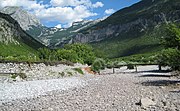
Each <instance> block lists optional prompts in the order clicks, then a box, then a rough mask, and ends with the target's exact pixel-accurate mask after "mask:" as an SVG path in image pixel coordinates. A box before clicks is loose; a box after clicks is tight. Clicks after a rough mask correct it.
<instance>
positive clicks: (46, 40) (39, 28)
mask: <svg viewBox="0 0 180 111" xmlns="http://www.w3.org/2000/svg"><path fill="white" fill-rule="evenodd" d="M1 12H2V13H5V14H9V15H10V16H11V17H12V18H14V19H15V20H16V21H18V23H19V24H20V26H21V27H22V28H23V30H25V31H26V32H27V33H28V34H29V35H31V36H32V37H33V38H35V39H37V40H38V41H40V42H42V43H43V44H44V45H46V46H49V47H51V48H54V47H61V46H62V45H63V44H67V43H71V41H70V39H71V37H73V36H74V35H76V34H77V32H78V31H80V30H84V29H86V28H88V27H91V26H93V25H95V24H96V23H98V22H100V21H102V20H103V19H98V20H95V21H92V20H91V21H90V20H84V21H79V22H74V23H73V24H72V26H71V27H69V28H56V27H46V26H43V25H42V24H41V23H40V22H39V20H38V19H37V18H36V17H35V16H34V15H32V14H30V13H28V12H27V11H25V10H23V9H22V8H21V7H14V6H7V7H5V8H3V9H2V10H1Z"/></svg>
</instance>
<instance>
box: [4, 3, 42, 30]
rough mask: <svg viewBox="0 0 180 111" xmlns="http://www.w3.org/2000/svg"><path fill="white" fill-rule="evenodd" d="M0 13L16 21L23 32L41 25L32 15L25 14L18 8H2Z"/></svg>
mask: <svg viewBox="0 0 180 111" xmlns="http://www.w3.org/2000/svg"><path fill="white" fill-rule="evenodd" d="M1 12H2V13H5V14H8V15H10V16H11V17H12V18H14V19H15V20H16V21H18V23H19V24H20V26H21V27H22V29H23V30H29V29H30V28H32V26H38V25H41V24H40V21H39V20H38V19H37V18H36V17H35V16H34V15H32V14H30V13H27V12H26V11H25V10H22V9H21V8H20V7H15V6H7V7H5V8H3V9H2V10H1Z"/></svg>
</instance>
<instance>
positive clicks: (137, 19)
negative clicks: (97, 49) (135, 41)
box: [71, 0, 180, 43]
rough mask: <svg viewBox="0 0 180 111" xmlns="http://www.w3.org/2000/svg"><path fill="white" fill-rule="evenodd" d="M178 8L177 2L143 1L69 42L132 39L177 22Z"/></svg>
mask: <svg viewBox="0 0 180 111" xmlns="http://www.w3.org/2000/svg"><path fill="white" fill-rule="evenodd" d="M179 6H180V1H178V0H143V1H141V2H139V3H137V4H135V5H133V6H131V7H128V8H125V9H122V10H120V11H118V12H116V13H115V14H113V15H112V16H110V17H109V18H107V19H106V20H104V21H102V22H100V23H98V24H97V25H95V26H93V27H91V28H89V29H88V30H85V31H82V32H79V33H78V34H77V35H76V36H74V37H73V38H72V40H71V41H73V42H81V43H89V42H98V41H101V40H104V39H109V38H115V37H122V36H123V34H124V33H129V34H132V37H133V36H134V34H135V33H140V32H146V31H147V30H149V29H150V28H154V27H156V26H158V25H161V24H164V23H169V22H179V21H180V7H179ZM122 38H123V37H122Z"/></svg>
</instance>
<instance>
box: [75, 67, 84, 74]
mask: <svg viewBox="0 0 180 111" xmlns="http://www.w3.org/2000/svg"><path fill="white" fill-rule="evenodd" d="M74 70H75V71H77V72H78V73H79V74H84V73H83V71H82V70H81V69H80V68H74Z"/></svg>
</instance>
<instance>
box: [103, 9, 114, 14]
mask: <svg viewBox="0 0 180 111" xmlns="http://www.w3.org/2000/svg"><path fill="white" fill-rule="evenodd" d="M114 12H115V10H114V9H107V10H105V14H108V15H109V14H112V13H114Z"/></svg>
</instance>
